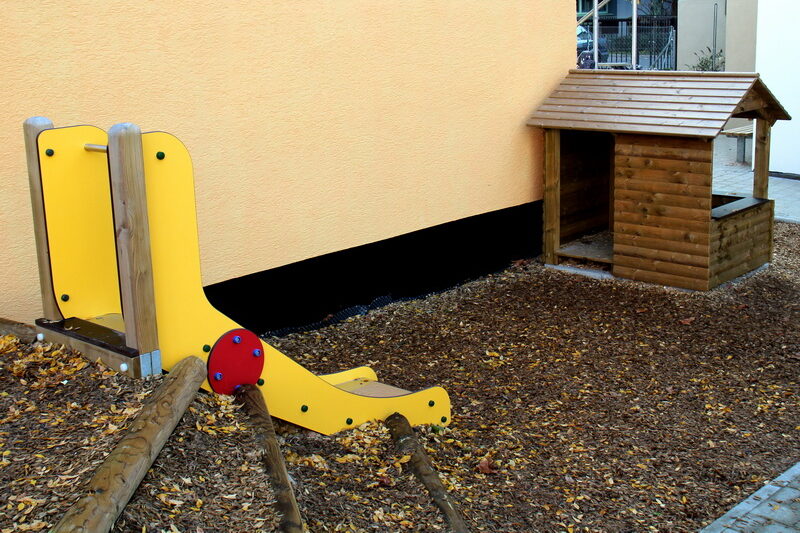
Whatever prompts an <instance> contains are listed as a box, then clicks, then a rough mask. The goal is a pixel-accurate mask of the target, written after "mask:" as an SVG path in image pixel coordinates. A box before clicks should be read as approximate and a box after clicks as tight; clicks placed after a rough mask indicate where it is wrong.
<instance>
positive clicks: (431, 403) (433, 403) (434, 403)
mask: <svg viewBox="0 0 800 533" xmlns="http://www.w3.org/2000/svg"><path fill="white" fill-rule="evenodd" d="M434 405H436V402H434V401H433V400H431V401H429V402H428V407H433V406H434Z"/></svg>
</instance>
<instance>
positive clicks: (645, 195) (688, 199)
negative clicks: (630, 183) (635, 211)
mask: <svg viewBox="0 0 800 533" xmlns="http://www.w3.org/2000/svg"><path fill="white" fill-rule="evenodd" d="M614 199H615V200H630V201H634V202H641V203H650V204H657V205H668V206H672V207H687V208H689V209H702V210H705V211H708V212H710V211H711V198H707V197H704V196H703V197H700V196H689V195H683V194H665V193H661V192H650V191H631V190H628V189H620V188H617V189H616V190H615V191H614Z"/></svg>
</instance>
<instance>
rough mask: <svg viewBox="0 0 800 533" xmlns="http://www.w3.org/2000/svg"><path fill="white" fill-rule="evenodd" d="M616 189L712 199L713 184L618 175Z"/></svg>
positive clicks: (615, 183)
mask: <svg viewBox="0 0 800 533" xmlns="http://www.w3.org/2000/svg"><path fill="white" fill-rule="evenodd" d="M614 187H615V190H617V191H620V190H629V191H644V192H655V193H665V194H676V195H683V196H693V197H696V198H708V199H711V186H710V184H709V185H690V184H687V183H670V182H665V181H650V180H641V179H634V178H627V177H625V176H623V175H621V174H620V175H619V176H616V178H615V181H614Z"/></svg>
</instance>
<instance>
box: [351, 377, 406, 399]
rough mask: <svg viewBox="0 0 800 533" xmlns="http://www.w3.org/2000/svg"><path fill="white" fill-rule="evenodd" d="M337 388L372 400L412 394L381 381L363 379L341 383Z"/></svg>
mask: <svg viewBox="0 0 800 533" xmlns="http://www.w3.org/2000/svg"><path fill="white" fill-rule="evenodd" d="M336 388H337V389H341V390H343V391H347V392H352V393H353V394H358V395H359V396H368V397H370V398H394V397H395V396H405V395H406V394H411V391H407V390H405V389H401V388H399V387H393V386H392V385H387V384H386V383H381V382H380V381H370V380H368V379H363V378H359V379H354V380H351V381H345V382H344V383H339V384H338V385H336Z"/></svg>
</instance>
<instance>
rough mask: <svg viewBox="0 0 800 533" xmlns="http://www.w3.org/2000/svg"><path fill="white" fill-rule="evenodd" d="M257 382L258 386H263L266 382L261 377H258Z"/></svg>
mask: <svg viewBox="0 0 800 533" xmlns="http://www.w3.org/2000/svg"><path fill="white" fill-rule="evenodd" d="M256 383H258V386H259V387H260V386H262V385H263V384H264V380H263V379H261V378H258V381H256Z"/></svg>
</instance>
